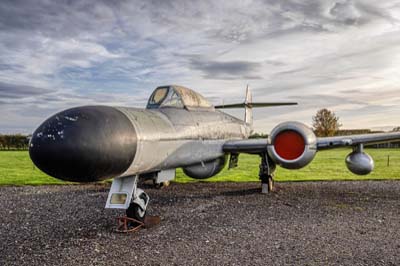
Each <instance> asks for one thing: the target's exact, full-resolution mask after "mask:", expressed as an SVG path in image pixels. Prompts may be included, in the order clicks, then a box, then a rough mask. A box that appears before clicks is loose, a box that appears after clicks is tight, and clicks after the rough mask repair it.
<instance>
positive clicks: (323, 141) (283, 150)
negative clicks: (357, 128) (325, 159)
mask: <svg viewBox="0 0 400 266" xmlns="http://www.w3.org/2000/svg"><path fill="white" fill-rule="evenodd" d="M393 141H400V132H392V133H377V134H363V135H349V136H338V137H325V138H317V137H316V136H315V135H314V132H313V131H312V130H311V129H310V128H308V127H307V126H306V125H304V124H301V123H298V122H285V123H282V124H280V125H278V126H277V127H275V128H274V129H273V130H272V132H271V134H270V136H269V138H268V139H245V140H230V141H227V142H226V143H225V144H224V146H223V151H224V152H226V153H230V154H231V159H230V163H229V165H230V168H232V167H235V166H236V165H237V155H238V154H239V153H249V154H259V155H261V157H262V158H264V159H263V160H262V163H264V164H265V165H263V167H267V168H268V167H269V166H268V164H266V159H265V156H266V155H267V156H268V158H269V159H268V162H269V163H271V162H272V163H273V164H278V165H280V166H282V167H283V168H286V169H300V168H303V167H304V166H306V165H307V164H309V163H310V162H311V161H312V160H313V159H314V157H315V154H316V152H317V151H318V150H326V149H333V148H339V147H344V146H351V147H353V151H351V152H350V154H349V155H347V157H346V159H345V162H346V166H347V168H348V169H349V170H350V171H351V172H352V173H354V174H357V175H366V174H369V173H370V172H371V171H372V170H373V169H374V161H373V159H372V157H371V156H369V155H368V154H366V153H365V152H364V149H363V145H371V144H378V143H385V142H393ZM269 160H270V161H269ZM231 161H232V162H231ZM231 165H232V167H231ZM263 169H264V168H263Z"/></svg>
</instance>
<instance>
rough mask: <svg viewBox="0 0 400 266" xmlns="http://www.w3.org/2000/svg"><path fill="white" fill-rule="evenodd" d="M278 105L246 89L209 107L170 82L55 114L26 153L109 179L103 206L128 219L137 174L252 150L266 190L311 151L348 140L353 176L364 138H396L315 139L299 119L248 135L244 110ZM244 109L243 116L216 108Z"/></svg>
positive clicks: (142, 208)
mask: <svg viewBox="0 0 400 266" xmlns="http://www.w3.org/2000/svg"><path fill="white" fill-rule="evenodd" d="M295 104H296V103H293V102H285V103H276V102H272V103H255V102H253V101H252V98H251V93H250V90H248V89H247V90H246V98H245V101H244V102H243V103H238V104H228V105H220V106H213V105H211V104H210V103H209V102H208V101H207V100H206V99H205V98H204V97H203V96H201V95H200V94H198V93H196V92H195V91H193V90H191V89H188V88H185V87H182V86H177V85H169V86H160V87H158V88H156V89H155V90H154V92H153V93H152V94H151V96H150V98H149V100H148V103H147V107H146V108H145V109H139V108H128V107H110V106H82V107H76V108H71V109H68V110H64V111H62V112H59V113H57V114H55V115H53V116H51V117H50V118H48V119H47V120H46V121H44V122H43V123H42V124H41V125H40V126H39V127H38V128H37V129H36V131H35V132H34V133H33V135H32V138H31V140H30V145H29V154H30V157H31V159H32V161H33V162H34V164H35V165H36V166H37V167H38V168H39V169H41V170H42V171H43V172H45V173H47V174H48V175H50V176H53V177H55V178H58V179H61V180H67V181H73V182H95V181H101V180H105V179H109V178H113V182H112V185H111V189H110V192H109V195H108V199H107V202H106V208H117V209H125V210H126V214H127V216H128V217H132V218H135V219H137V220H144V217H145V215H146V209H147V206H148V203H149V199H150V198H149V196H148V195H147V194H146V193H145V192H144V191H143V190H142V189H140V188H138V186H137V184H138V180H139V179H153V180H154V182H156V183H158V184H160V183H162V182H166V181H169V180H173V179H174V177H175V169H176V168H182V169H183V171H184V173H185V174H186V175H188V176H190V177H192V178H196V179H205V178H209V177H212V176H214V175H216V174H218V173H219V172H220V171H221V170H222V169H223V168H224V166H225V165H226V163H228V164H229V168H234V167H235V166H237V164H238V156H239V154H240V153H248V154H254V155H257V156H260V170H259V177H260V180H261V183H262V189H261V190H262V192H263V193H267V192H268V191H270V190H272V189H273V176H274V171H275V168H276V165H279V166H281V167H283V168H287V169H299V168H302V167H304V166H306V165H307V164H309V163H310V162H311V161H312V160H313V158H314V156H315V154H316V152H317V151H318V150H324V149H331V148H337V147H343V146H351V147H352V148H353V151H352V152H351V153H350V154H349V155H348V156H347V157H346V159H345V161H346V165H347V167H348V169H349V170H350V171H351V172H353V173H355V174H359V175H365V174H368V173H370V172H371V171H372V170H373V168H374V162H373V159H372V158H371V156H369V155H368V154H366V153H365V152H364V150H363V147H364V144H373V143H381V142H389V141H398V140H400V133H379V134H367V135H352V136H341V137H326V138H317V137H316V136H315V134H314V132H313V131H312V130H311V129H310V128H309V127H308V126H306V125H304V124H302V123H299V122H283V123H281V124H279V125H277V126H276V127H275V128H274V129H273V130H272V131H271V133H270V135H269V137H268V139H248V138H249V136H250V133H251V131H252V124H253V118H252V108H255V107H268V106H280V105H295ZM224 108H244V109H245V117H244V120H240V119H238V118H235V117H233V116H231V115H229V114H226V113H224V112H222V111H220V109H224Z"/></svg>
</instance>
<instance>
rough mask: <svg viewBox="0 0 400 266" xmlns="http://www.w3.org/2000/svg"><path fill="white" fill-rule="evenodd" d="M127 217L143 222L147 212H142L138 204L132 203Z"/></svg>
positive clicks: (127, 210) (127, 211)
mask: <svg viewBox="0 0 400 266" xmlns="http://www.w3.org/2000/svg"><path fill="white" fill-rule="evenodd" d="M126 216H128V217H129V218H133V219H136V220H138V221H140V222H143V221H144V217H145V216H146V210H142V208H140V206H139V205H138V204H136V203H134V202H132V203H131V204H130V205H129V208H128V209H126Z"/></svg>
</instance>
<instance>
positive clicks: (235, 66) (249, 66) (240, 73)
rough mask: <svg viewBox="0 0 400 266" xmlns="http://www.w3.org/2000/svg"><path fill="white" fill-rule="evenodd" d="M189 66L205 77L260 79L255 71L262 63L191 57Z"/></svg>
mask: <svg viewBox="0 0 400 266" xmlns="http://www.w3.org/2000/svg"><path fill="white" fill-rule="evenodd" d="M190 66H191V68H193V69H195V70H200V71H202V72H203V74H204V77H205V78H207V79H243V78H246V79H260V77H259V76H257V75H256V74H255V73H256V72H257V71H259V70H260V68H261V66H262V64H261V63H257V62H246V61H230V62H217V61H212V60H209V61H206V60H199V59H192V60H191V61H190Z"/></svg>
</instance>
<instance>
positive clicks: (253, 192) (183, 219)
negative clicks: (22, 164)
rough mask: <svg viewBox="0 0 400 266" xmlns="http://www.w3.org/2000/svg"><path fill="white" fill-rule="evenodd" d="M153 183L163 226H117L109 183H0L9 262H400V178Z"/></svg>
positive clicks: (1, 261) (153, 209) (153, 208)
mask: <svg viewBox="0 0 400 266" xmlns="http://www.w3.org/2000/svg"><path fill="white" fill-rule="evenodd" d="M277 188H278V190H277V192H276V193H273V194H270V195H261V194H259V184H258V183H194V184H172V185H171V186H170V187H168V188H166V189H161V190H156V189H153V188H147V190H146V191H147V192H148V194H149V195H150V197H151V198H152V199H151V203H150V204H151V205H150V209H149V213H150V214H152V215H160V216H161V217H162V221H161V224H160V225H158V226H157V227H154V228H151V229H143V230H141V231H139V232H137V233H133V234H119V233H116V232H115V217H116V216H117V215H120V214H122V213H121V211H116V210H105V209H104V204H105V201H106V197H107V193H108V185H84V186H83V185H82V186H80V185H79V186H42V187H1V188H0V202H1V208H0V222H1V228H0V265H119V266H121V265H400V182H398V181H397V182H390V181H387V182H386V181H381V182H371V181H365V182H307V183H279V184H277Z"/></svg>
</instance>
